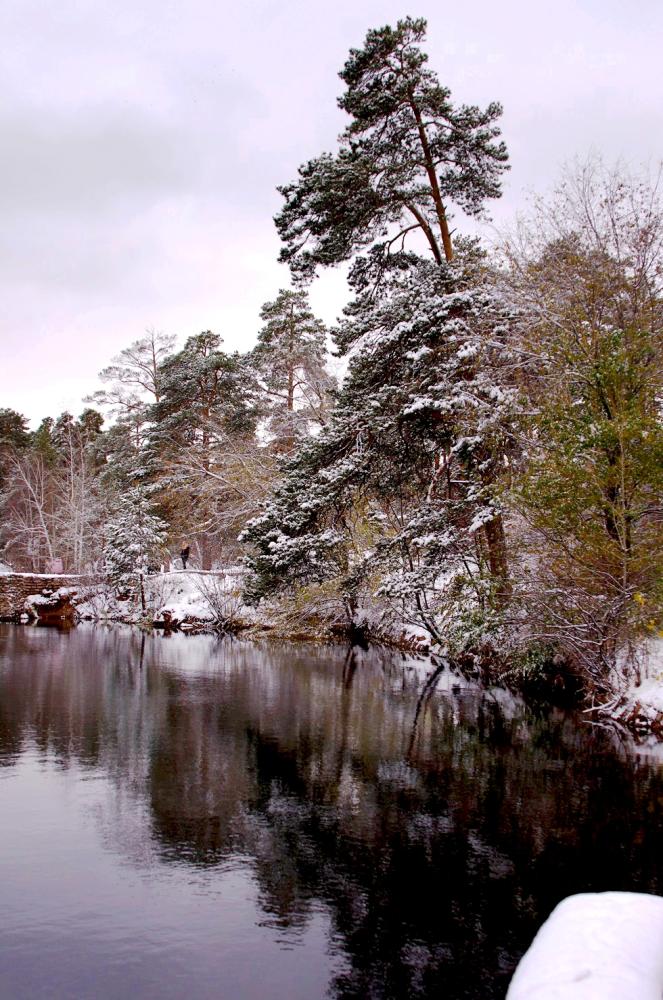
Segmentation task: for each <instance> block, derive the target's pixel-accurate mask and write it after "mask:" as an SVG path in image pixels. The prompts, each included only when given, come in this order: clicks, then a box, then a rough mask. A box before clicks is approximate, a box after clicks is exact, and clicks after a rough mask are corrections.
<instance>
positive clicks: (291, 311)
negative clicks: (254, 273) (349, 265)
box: [249, 290, 333, 452]
mask: <svg viewBox="0 0 663 1000" xmlns="http://www.w3.org/2000/svg"><path fill="white" fill-rule="evenodd" d="M260 317H261V319H262V320H263V322H264V324H265V325H264V326H263V328H262V330H261V331H260V333H259V334H258V343H257V345H256V347H255V348H254V349H253V351H252V352H251V354H250V357H249V364H250V365H251V367H252V368H253V369H254V371H255V373H256V376H257V379H258V383H259V392H260V395H262V396H263V398H264V400H265V413H266V416H267V421H266V427H267V431H268V434H269V436H270V438H271V441H272V447H273V449H274V450H275V451H278V452H290V451H292V449H293V448H294V447H295V445H296V443H297V442H298V441H300V440H301V439H303V438H305V437H307V436H308V435H309V434H310V432H311V428H312V427H317V428H320V427H322V426H323V425H324V423H325V421H326V419H327V416H328V413H329V409H330V406H331V400H330V390H331V388H332V386H333V379H332V377H331V376H330V374H329V373H328V372H327V370H326V367H325V363H326V360H327V344H326V338H327V332H326V330H325V326H324V324H323V323H322V322H321V321H320V320H318V319H316V318H315V316H314V315H313V313H312V312H311V308H310V306H309V302H308V295H307V294H306V293H305V292H303V291H290V290H281V291H280V292H279V294H278V296H277V298H276V299H275V300H274V302H267V303H265V305H264V306H263V307H262V310H261V313H260Z"/></svg>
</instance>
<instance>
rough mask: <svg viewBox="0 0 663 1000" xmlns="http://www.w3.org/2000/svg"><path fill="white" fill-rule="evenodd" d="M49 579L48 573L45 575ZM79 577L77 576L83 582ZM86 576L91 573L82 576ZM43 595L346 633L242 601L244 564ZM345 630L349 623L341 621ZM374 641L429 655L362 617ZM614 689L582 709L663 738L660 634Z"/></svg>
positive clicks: (130, 611) (275, 629) (141, 611)
mask: <svg viewBox="0 0 663 1000" xmlns="http://www.w3.org/2000/svg"><path fill="white" fill-rule="evenodd" d="M49 579H54V578H49ZM83 580H84V578H81V581H83ZM88 580H89V578H88ZM68 582H69V584H70V585H69V586H67V587H62V588H60V589H59V590H52V591H48V595H49V596H48V597H45V596H44V595H45V594H46V593H47V592H46V591H43V592H42V593H36V594H33V595H30V596H29V597H28V599H27V600H26V602H25V611H26V612H27V616H28V618H41V617H43V616H44V615H45V613H46V612H47V610H48V607H49V605H50V606H55V605H57V602H58V601H60V602H62V601H68V602H70V603H71V605H72V606H73V613H74V618H75V619H78V620H82V621H94V622H123V623H126V624H133V625H141V626H144V627H154V628H165V629H181V630H183V631H195V632H211V631H219V630H220V631H234V632H240V631H241V632H249V633H250V632H251V631H253V632H256V633H257V632H260V633H264V632H265V631H269V632H270V633H272V634H274V636H275V637H278V638H283V639H295V640H300V639H307V640H312V639H329V638H330V637H333V636H334V635H335V634H336V635H337V636H338V637H340V636H341V635H344V634H346V632H345V631H344V628H343V625H344V624H345V623H343V622H339V625H338V628H337V629H336V631H335V630H334V627H329V623H320V625H319V628H318V627H317V626H316V624H315V623H314V622H307V621H306V618H305V616H304V617H303V618H302V619H301V621H300V622H299V623H295V624H293V623H292V621H288V620H287V619H284V618H283V616H282V615H281V614H280V611H279V609H278V607H276V606H275V607H274V608H272V607H270V606H269V605H266V604H264V602H263V605H261V606H260V608H259V609H256V608H255V607H250V606H248V605H246V604H245V603H244V601H243V599H242V584H243V569H242V567H240V566H229V567H227V568H226V569H224V570H223V571H204V570H196V569H193V570H186V571H185V570H173V571H171V572H162V573H155V574H150V575H149V576H146V577H145V578H144V594H145V607H144V608H143V606H142V603H141V602H140V601H139V600H137V599H136V596H135V595H133V596H132V597H130V596H129V595H119V596H118V594H117V592H116V590H115V589H114V588H113V587H112V586H110V585H108V584H105V583H103V582H101V581H98V582H95V583H90V582H82V583H81V585H80V586H76V587H72V586H71V578H68ZM346 628H347V626H346ZM367 632H368V633H369V635H370V638H371V640H372V641H374V642H375V641H377V642H378V643H380V642H382V643H383V644H384V645H388V646H395V647H399V648H402V649H410V650H416V651H418V652H422V653H427V652H429V651H430V649H431V639H430V636H429V635H428V634H427V633H426V632H425V630H424V629H422V628H417V627H414V626H412V625H407V626H406V625H404V624H403V623H399V622H385V621H382V620H379V619H378V618H376V620H375V621H372V620H368V619H367ZM614 690H615V695H614V697H613V698H612V699H610V700H609V701H605V702H603V703H602V704H598V705H596V706H595V708H594V709H589V710H587V714H588V716H590V717H591V715H592V713H593V714H594V715H595V716H596V717H597V718H599V719H602V720H609V721H611V722H614V723H617V724H621V725H623V726H625V727H626V728H628V729H629V730H631V731H633V732H636V733H640V734H642V735H647V734H650V735H651V734H653V735H654V736H656V737H657V738H658V739H660V740H663V639H660V638H659V639H652V640H650V642H649V643H648V644H647V646H646V648H645V650H644V653H643V656H642V657H641V662H640V665H639V670H638V672H637V674H636V672H635V671H634V672H632V674H631V676H630V678H628V679H625V673H624V671H623V670H622V671H621V672H620V674H619V676H618V677H616V678H615V682H614Z"/></svg>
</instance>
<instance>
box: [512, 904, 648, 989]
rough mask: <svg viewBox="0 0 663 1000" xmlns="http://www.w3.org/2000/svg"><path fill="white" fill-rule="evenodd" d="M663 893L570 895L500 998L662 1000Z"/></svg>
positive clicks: (548, 923) (545, 925) (539, 935)
mask: <svg viewBox="0 0 663 1000" xmlns="http://www.w3.org/2000/svg"><path fill="white" fill-rule="evenodd" d="M662 996H663V898H661V897H659V896H650V895H646V894H644V893H637V892H601V893H582V894H580V895H578V896H569V897H568V899H565V900H563V902H561V903H560V904H559V906H557V907H556V908H555V909H554V910H553V912H552V913H551V915H550V916H549V917H548V919H547V920H546V922H545V923H544V924H543V926H542V927H541V929H540V930H539V932H538V934H537V935H536V937H535V938H534V941H533V942H532V944H531V945H530V948H529V950H528V951H527V952H526V953H525V955H524V956H523V958H522V960H521V962H520V965H519V966H518V968H517V969H516V972H515V974H514V977H513V979H512V980H511V985H510V987H509V991H508V993H507V1000H661V997H662Z"/></svg>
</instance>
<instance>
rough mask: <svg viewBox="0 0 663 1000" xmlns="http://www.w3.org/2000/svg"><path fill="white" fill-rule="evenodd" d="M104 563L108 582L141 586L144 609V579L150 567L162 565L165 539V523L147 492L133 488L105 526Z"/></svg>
mask: <svg viewBox="0 0 663 1000" xmlns="http://www.w3.org/2000/svg"><path fill="white" fill-rule="evenodd" d="M105 534H106V542H105V545H104V563H105V568H106V574H107V576H108V577H109V579H110V580H111V581H112V582H113V583H114V584H115V585H116V586H117V587H121V588H131V587H133V586H135V585H136V583H137V584H138V590H139V593H140V599H141V606H142V609H143V611H144V610H145V588H144V583H143V579H144V576H145V573H146V572H147V570H148V567H149V566H150V565H151V563H153V562H157V563H158V562H159V557H160V554H161V550H162V548H163V545H164V543H165V540H166V524H165V522H164V521H163V520H162V519H161V518H160V517H159V516H158V515H157V514H156V513H155V512H154V506H153V504H152V502H151V500H150V499H149V498H148V497H147V496H146V494H145V491H144V490H142V489H140V488H138V487H134V488H133V489H130V490H128V491H127V492H126V493H125V494H124V495H123V496H122V497H121V499H120V500H119V501H118V505H117V510H116V512H115V514H114V515H113V517H112V518H111V519H110V520H109V521H108V522H107V523H106V525H105Z"/></svg>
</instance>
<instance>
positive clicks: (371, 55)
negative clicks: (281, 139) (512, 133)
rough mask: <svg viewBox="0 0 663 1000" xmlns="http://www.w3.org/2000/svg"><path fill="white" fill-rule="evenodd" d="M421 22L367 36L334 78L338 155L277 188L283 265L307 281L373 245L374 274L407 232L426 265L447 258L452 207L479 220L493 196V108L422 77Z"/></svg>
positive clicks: (499, 149)
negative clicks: (422, 244)
mask: <svg viewBox="0 0 663 1000" xmlns="http://www.w3.org/2000/svg"><path fill="white" fill-rule="evenodd" d="M425 32H426V22H425V20H423V19H422V18H419V19H412V18H409V17H408V18H405V19H404V20H403V21H399V22H398V24H397V25H396V28H395V29H393V28H390V27H388V26H387V27H384V28H379V29H377V30H373V31H369V32H368V34H367V36H366V41H365V45H364V48H363V49H352V50H351V52H350V56H349V58H348V60H347V62H346V64H345V66H344V68H343V70H342V71H341V73H340V77H341V79H342V80H343V82H344V83H345V84H346V91H345V93H344V94H343V95H342V96H341V98H340V99H339V102H338V103H339V106H340V107H341V108H342V109H343V110H344V111H346V112H347V113H348V114H349V115H350V117H351V119H352V121H351V123H350V124H349V125H348V127H347V128H346V129H345V131H344V132H343V133H342V135H341V136H340V140H339V147H340V148H339V150H338V152H337V154H336V155H331V154H324V155H323V156H320V157H318V158H317V159H314V160H310V161H309V162H308V163H306V164H305V165H304V166H302V167H300V169H299V180H298V181H297V182H296V183H294V184H289V185H285V186H284V187H282V188H280V189H279V190H280V191H281V193H282V194H283V196H284V198H285V205H284V207H283V209H282V211H281V212H280V214H279V215H278V216H277V217H276V225H277V228H278V231H279V235H280V236H281V239H282V240H283V242H284V244H285V245H284V247H283V249H282V251H281V260H283V261H285V262H287V263H288V264H289V265H290V267H291V268H292V269H293V271H294V272H295V273H296V274H299V275H301V276H303V277H312V275H313V274H314V273H315V270H316V268H317V267H318V265H322V266H328V265H333V264H338V263H340V262H341V261H344V260H348V259H350V258H351V257H353V256H354V255H355V254H356V253H357V252H358V251H360V250H362V249H363V248H365V247H369V246H371V245H373V246H372V251H371V259H372V262H373V264H374V265H375V266H376V267H377V270H378V271H379V270H380V269H381V265H382V264H383V262H384V261H385V259H386V258H387V257H388V256H389V255H390V253H391V252H392V248H393V247H398V246H399V244H400V246H401V248H402V246H403V244H404V239H405V237H406V236H407V234H408V233H409V232H413V231H418V232H419V233H420V234H422V235H423V237H424V238H425V241H426V243H427V245H428V247H429V250H430V251H431V253H432V255H433V258H434V260H435V261H436V262H437V263H442V261H443V260H447V261H449V260H451V258H452V257H453V247H452V243H451V232H450V228H449V204H451V205H455V206H458V207H459V208H460V209H462V210H463V211H464V212H466V213H467V214H469V215H478V214H480V213H481V211H482V209H483V205H484V203H485V201H486V200H487V199H489V198H496V197H499V195H500V176H501V174H502V173H503V171H504V170H506V169H507V165H506V160H507V152H506V147H505V146H504V143H503V142H501V141H499V135H500V131H499V128H498V127H497V125H496V124H495V123H496V121H497V119H498V118H499V116H500V114H501V112H502V109H501V107H500V105H499V104H496V103H492V104H489V105H488V107H487V108H485V109H483V110H481V109H480V108H478V107H474V106H469V105H461V106H460V107H454V105H453V104H452V102H451V94H450V91H449V90H448V88H446V87H443V86H441V85H440V83H439V81H438V79H437V77H436V75H435V74H434V73H433V72H432V71H431V70H430V69H428V67H427V65H426V63H427V59H428V57H427V55H426V54H425V53H424V52H422V51H421V49H420V44H421V43H422V42H423V40H424V38H425Z"/></svg>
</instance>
